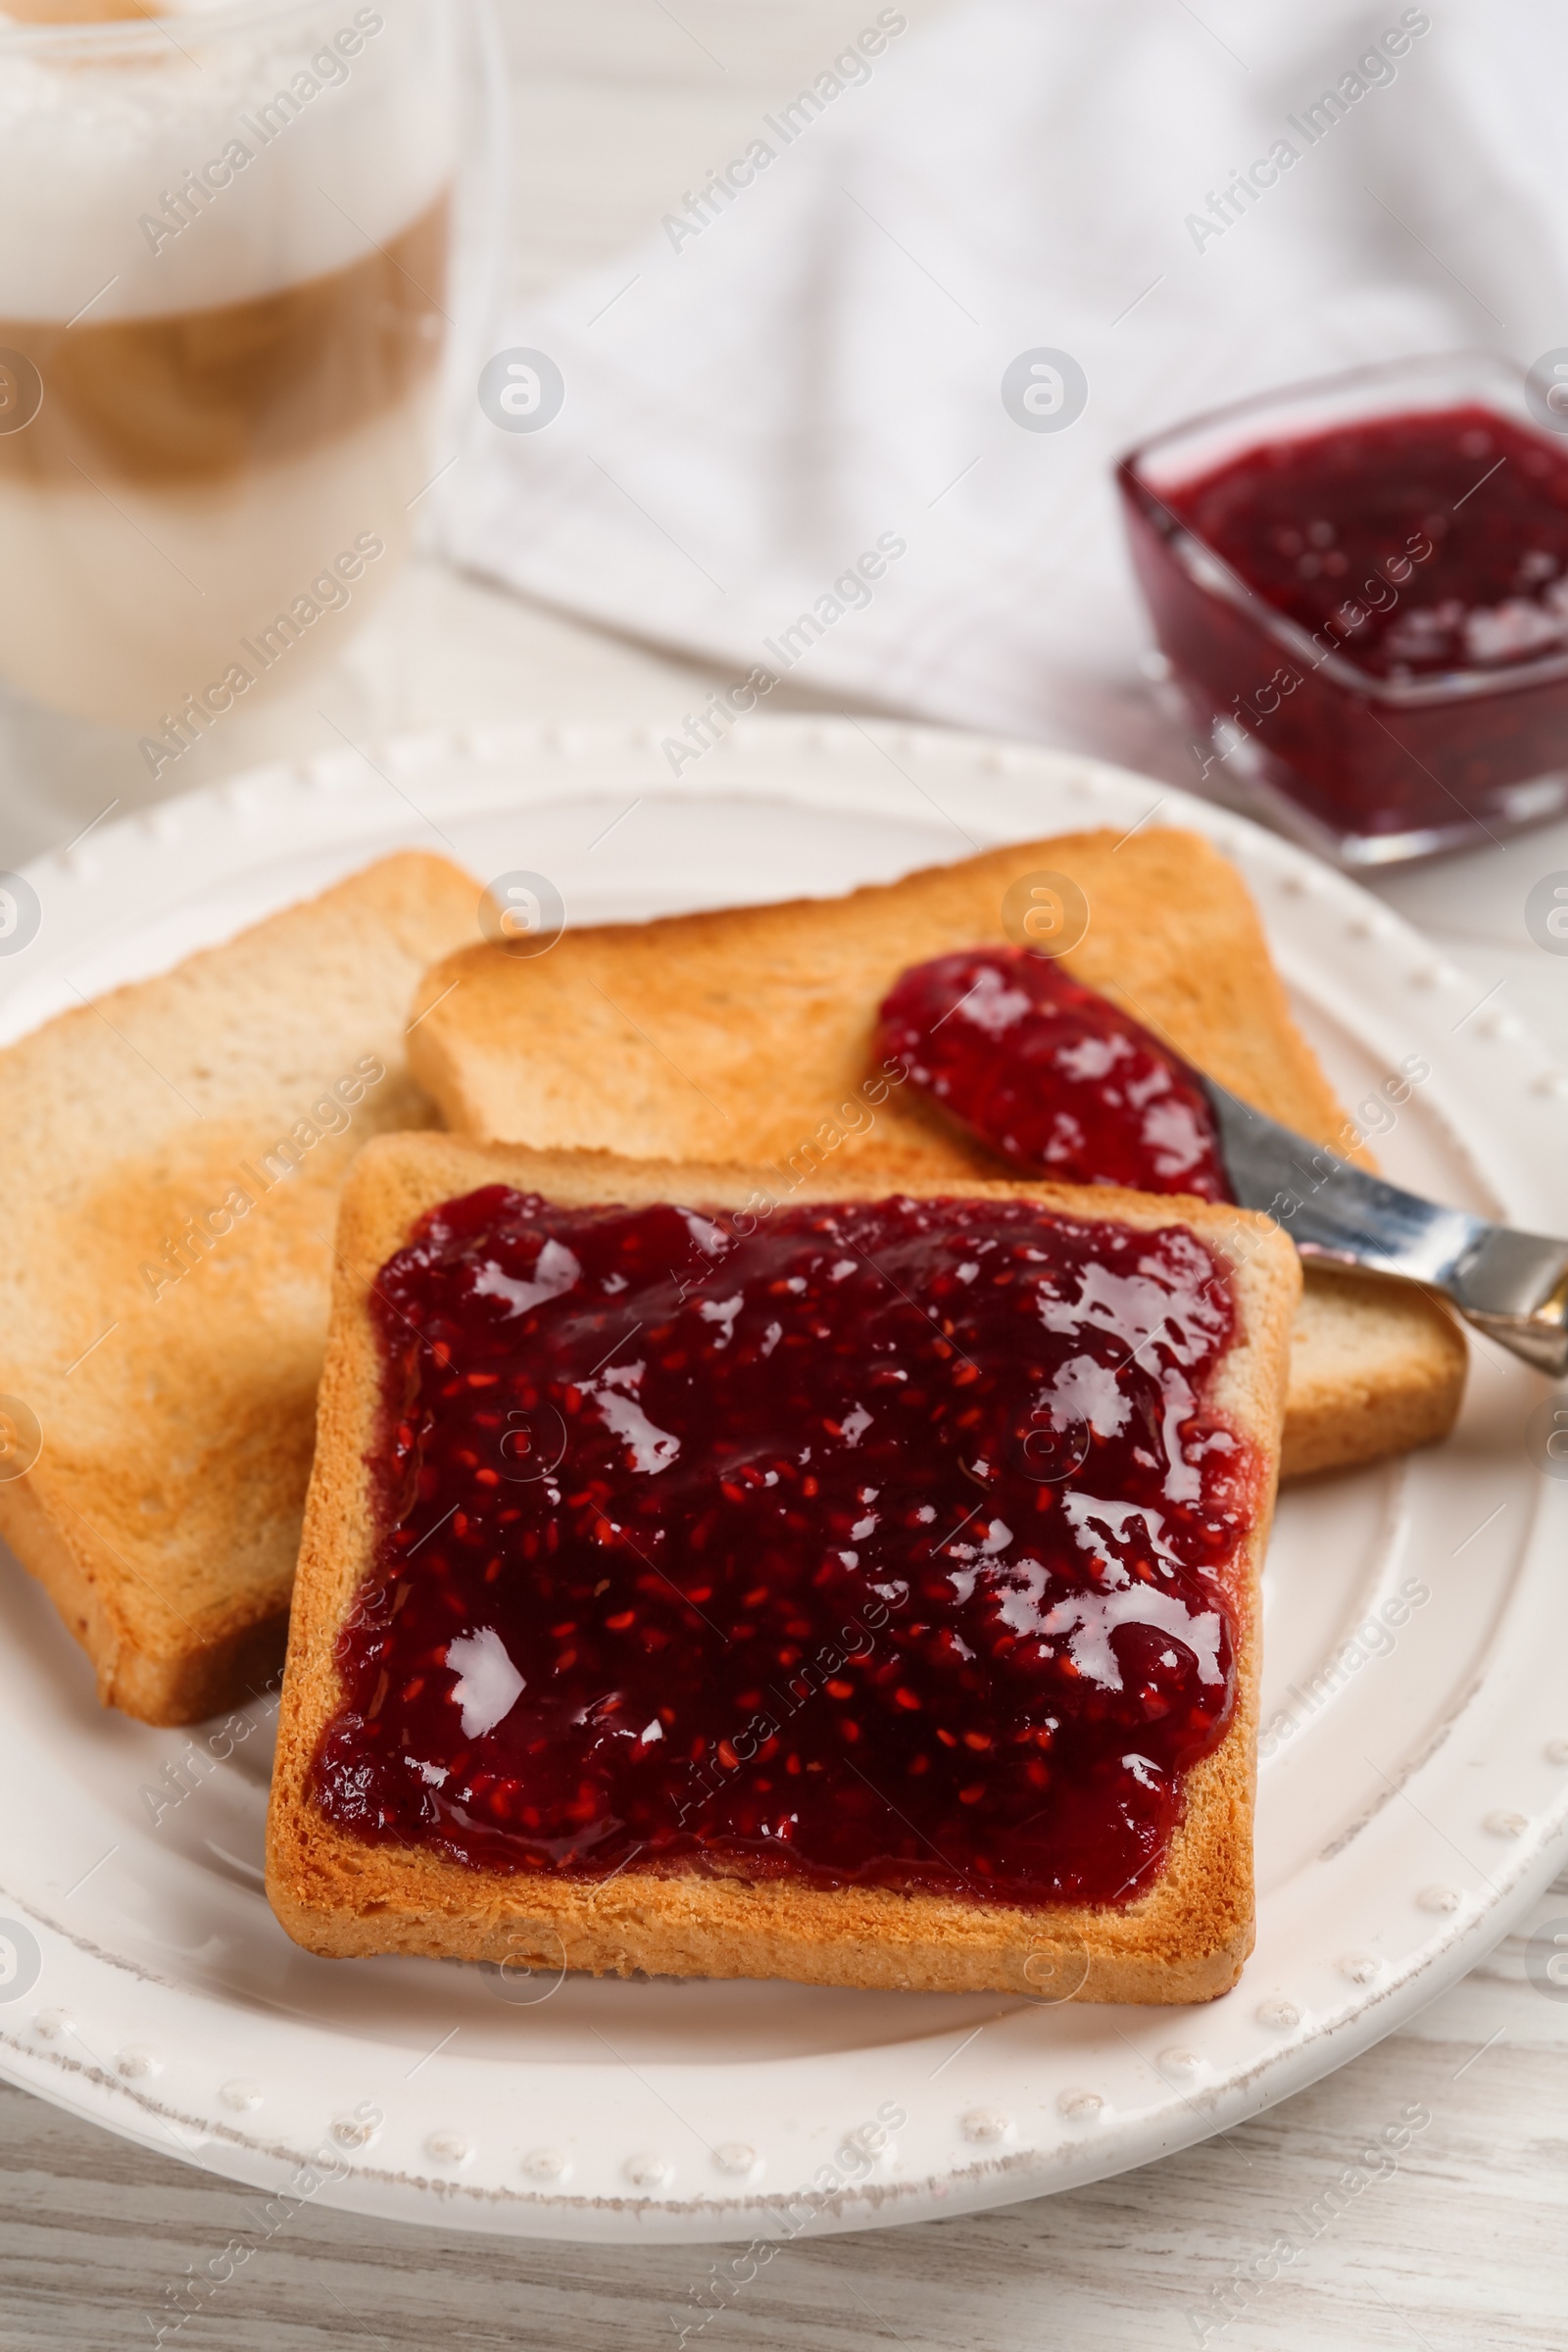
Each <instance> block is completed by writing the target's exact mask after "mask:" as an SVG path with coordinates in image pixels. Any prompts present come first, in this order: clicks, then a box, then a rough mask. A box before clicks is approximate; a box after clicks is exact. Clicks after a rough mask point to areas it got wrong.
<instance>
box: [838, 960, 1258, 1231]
mask: <svg viewBox="0 0 1568 2352" xmlns="http://www.w3.org/2000/svg"><path fill="white" fill-rule="evenodd" d="M875 1054H876V1056H877V1057H878V1058H879V1059H880V1058H883V1057H891V1056H895V1055H896V1056H897V1057H898V1058H899V1059H900V1060H902V1061H903V1062H904V1064H905V1066H906V1068H907V1071H908V1074H909V1078H910V1080H911V1082H912V1083H913V1084H914V1085H915V1086H918V1087H921V1088H923V1089H924V1091H925V1092H926V1093H928V1094H929V1095H931V1096H932V1097H933V1099H934V1100H935V1101H936V1102H938V1103H941V1104H942V1106H943V1108H944V1109H945V1110H946V1111H948V1112H949V1113H950V1115H951V1116H952V1117H953V1118H955V1119H956V1120H957V1121H958V1123H959V1125H960V1126H962V1127H965V1128H967V1129H968V1131H969V1133H970V1134H971V1135H973V1136H976V1137H978V1139H979V1140H980V1142H981V1143H983V1144H986V1145H989V1147H990V1148H991V1150H992V1151H993V1152H999V1153H1000V1154H1001V1156H1002V1157H1003V1158H1004V1159H1007V1160H1011V1161H1012V1162H1013V1164H1014V1165H1015V1166H1016V1167H1019V1168H1026V1169H1028V1170H1030V1171H1031V1172H1039V1173H1041V1174H1043V1175H1047V1176H1051V1177H1054V1179H1055V1180H1056V1181H1057V1182H1058V1183H1060V1184H1124V1185H1130V1186H1131V1187H1132V1188H1133V1189H1134V1191H1136V1192H1143V1193H1196V1194H1197V1196H1198V1197H1199V1199H1200V1200H1202V1201H1228V1200H1230V1198H1231V1191H1230V1184H1229V1180H1228V1178H1227V1176H1226V1173H1225V1165H1224V1161H1223V1160H1222V1159H1221V1157H1220V1149H1219V1135H1218V1132H1217V1130H1216V1128H1215V1124H1214V1114H1213V1112H1212V1110H1211V1109H1210V1108H1209V1103H1208V1098H1207V1096H1206V1095H1205V1094H1204V1093H1203V1090H1202V1088H1201V1085H1200V1084H1199V1082H1198V1080H1197V1078H1196V1077H1195V1076H1194V1074H1193V1072H1192V1071H1191V1070H1190V1069H1189V1068H1188V1066H1187V1064H1186V1063H1185V1062H1184V1061H1183V1060H1182V1059H1181V1058H1180V1056H1179V1055H1178V1054H1174V1053H1172V1052H1171V1050H1170V1049H1169V1048H1168V1047H1166V1046H1163V1045H1161V1044H1160V1042H1159V1040H1158V1038H1156V1037H1154V1036H1152V1034H1151V1032H1150V1031H1149V1030H1147V1029H1146V1028H1144V1027H1143V1025H1142V1023H1141V1022H1138V1021H1135V1020H1133V1019H1132V1018H1131V1016H1130V1015H1129V1014H1127V1013H1125V1012H1123V1011H1122V1009H1121V1007H1120V1006H1119V1005H1112V1004H1111V1003H1110V1001H1109V1000H1108V998H1105V997H1103V996H1101V995H1099V994H1098V993H1097V991H1096V990H1094V989H1092V988H1085V987H1084V986H1083V985H1082V984H1081V983H1080V982H1079V981H1076V980H1072V979H1069V977H1068V976H1067V974H1066V973H1065V972H1064V971H1063V970H1062V968H1061V966H1060V965H1059V964H1058V963H1056V962H1054V960H1053V959H1052V958H1051V957H1049V956H1036V955H1033V954H1031V952H1030V951H1029V950H1028V949H1027V948H965V949H962V950H960V952H959V953H958V954H957V955H956V956H937V957H936V958H935V959H934V960H933V961H932V962H930V963H917V964H915V965H914V966H913V968H912V969H911V970H909V971H907V972H905V973H903V974H902V975H901V977H900V979H899V980H898V982H897V984H896V985H895V987H894V989H893V990H892V993H891V994H890V995H889V997H888V998H887V1001H886V1003H885V1004H884V1005H883V1006H882V1011H881V1015H880V1019H879V1023H878V1028H877V1037H876V1045H875Z"/></svg>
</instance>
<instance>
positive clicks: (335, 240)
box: [0, 0, 454, 325]
mask: <svg viewBox="0 0 1568 2352" xmlns="http://www.w3.org/2000/svg"><path fill="white" fill-rule="evenodd" d="M181 13H182V14H183V15H184V17H185V18H186V20H187V22H188V25H189V29H188V31H186V30H185V29H184V28H183V27H180V28H179V30H178V32H177V36H176V33H175V27H174V26H173V25H171V26H170V29H169V32H168V33H164V32H161V31H159V30H158V29H157V28H155V27H152V26H142V25H137V26H134V27H125V26H119V25H109V26H104V27H97V28H94V30H95V34H97V35H100V36H102V37H95V38H92V39H91V40H84V39H83V37H82V35H81V34H80V33H73V34H69V35H65V36H62V35H60V34H58V33H54V34H36V33H32V32H27V31H14V30H11V29H10V28H8V27H6V25H5V24H4V20H3V18H0V319H17V320H27V319H33V320H38V321H40V322H45V321H54V322H59V323H63V322H65V321H66V320H69V319H73V318H75V317H76V315H77V314H78V313H79V312H81V311H82V309H83V306H84V305H89V306H90V307H89V308H88V309H87V311H86V313H85V317H84V319H83V323H84V324H85V323H88V322H89V321H90V322H91V323H92V324H94V325H100V324H104V323H106V322H107V321H109V320H111V319H137V318H149V317H158V316H166V315H169V314H171V313H178V312H184V311H194V310H206V309H210V308H213V307H215V306H218V305H221V304H227V303H235V302H243V301H246V300H248V299H250V298H253V297H255V296H258V295H265V294H271V293H275V292H277V291H278V290H279V289H280V288H282V287H285V286H289V285H293V284H297V283H299V282H300V281H301V280H302V279H305V278H311V277H317V276H319V275H322V274H323V273H324V272H326V271H328V270H339V269H342V268H345V267H346V266H348V265H349V264H351V263H354V262H360V261H363V260H364V259H365V258H366V256H367V255H368V254H369V253H370V252H371V251H372V250H373V247H374V246H375V245H379V244H384V243H386V241H387V240H388V238H390V237H392V236H394V235H396V234H397V232H398V231H399V230H400V229H402V228H405V227H407V226H408V224H409V223H410V222H411V221H413V220H415V219H416V218H417V216H418V215H419V214H420V213H421V212H423V211H424V210H425V209H426V208H427V207H428V206H429V205H430V204H431V202H432V201H433V200H434V198H435V197H436V196H437V195H438V194H439V192H440V191H441V189H442V188H443V187H444V186H445V185H446V184H447V183H448V182H449V180H450V178H451V176H452V168H453V154H452V136H453V134H452V112H453V109H452V99H451V90H452V80H453V73H454V61H453V54H452V51H453V31H452V27H451V25H450V23H448V22H444V20H445V19H447V18H448V16H449V11H448V10H447V8H446V7H445V6H444V5H443V0H375V4H374V5H373V6H371V7H364V6H361V5H360V4H359V0H302V4H296V5H283V6H279V7H276V8H273V9H270V10H269V11H267V12H265V14H263V13H261V12H259V11H257V10H254V9H235V8H232V7H224V6H218V5H213V4H212V0H209V4H208V5H206V6H202V5H196V6H190V7H187V8H185V9H184V10H183V11H182V12H181ZM356 41H358V43H359V46H358V48H357V50H354V53H353V54H347V55H345V54H344V48H345V45H347V46H348V47H349V48H350V49H351V50H352V49H353V44H354V43H355V42H356ZM313 59H315V60H317V61H318V64H317V66H316V67H315V68H314V69H313V66H312V60H313ZM312 82H314V83H316V84H317V87H316V88H315V90H314V92H312V91H311V90H310V88H309V84H310V83H312ZM280 93H281V94H282V95H281V97H280ZM236 143H237V144H236ZM240 150H243V151H244V156H243V160H242V159H241V155H240V152H239V151H240ZM191 174H196V175H198V176H197V179H196V185H195V187H194V188H192V187H191V185H190V175H191ZM182 189H183V193H182V192H181V191H182ZM203 194H205V197H206V202H205V203H204V202H202V196H203ZM171 197H172V198H173V199H174V200H175V201H174V203H173V205H172V206H171V205H170V204H169V202H168V199H169V198H171Z"/></svg>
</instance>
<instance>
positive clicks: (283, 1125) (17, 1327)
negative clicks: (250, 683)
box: [0, 853, 479, 1723]
mask: <svg viewBox="0 0 1568 2352" xmlns="http://www.w3.org/2000/svg"><path fill="white" fill-rule="evenodd" d="M478 904H479V890H478V885H477V884H476V883H475V882H474V881H473V880H472V879H471V878H470V877H469V876H468V875H466V874H465V873H464V872H462V871H461V870H460V869H459V868H458V867H457V866H455V865H452V864H449V863H448V862H447V861H446V860H445V859H443V858H430V857H425V856H422V855H417V854H412V853H411V854H406V855H400V856H396V857H392V858H385V859H383V860H382V861H381V862H379V863H378V864H375V865H372V866H370V867H369V868H368V869H367V870H366V871H365V872H363V873H360V874H356V875H355V876H353V877H352V878H351V879H350V880H348V881H346V882H342V883H339V884H338V885H337V886H336V887H335V888H334V889H331V890H328V891H326V892H325V893H323V894H322V896H320V897H319V898H317V899H314V900H312V901H310V902H309V903H308V904H306V905H303V906H298V907H291V908H290V909H288V910H287V911H286V912H284V913H281V914H276V915H273V916H271V917H270V919H269V920H267V921H265V922H262V923H259V924H258V925H256V926H255V928H254V929H251V930H248V931H246V932H244V933H242V934H241V935H240V936H239V937H238V938H235V939H233V940H230V941H228V942H227V943H226V944H225V945H223V946H221V947H218V948H214V949H212V950H210V951H208V952H206V953H205V954H202V955H198V956H191V957H190V958H189V959H188V960H187V961H186V962H184V963H182V964H180V965H179V966H178V967H177V968H176V969H175V970H173V971H171V972H168V973H166V974H164V975H163V976H161V977H159V978H155V979H151V980H147V981H143V982H139V983H137V984H136V985H134V986H132V987H127V988H121V989H116V990H115V991H114V992H113V993H112V994H110V995H109V996H106V997H103V998H101V999H100V1000H99V1001H98V1002H97V1003H95V1004H92V1005H83V1006H82V1007H81V1008H80V1009H78V1010H73V1011H70V1012H67V1013H63V1014H61V1015H60V1016H59V1017H58V1018H57V1019H55V1020H52V1021H50V1022H48V1023H47V1024H46V1025H45V1026H44V1027H43V1028H41V1029H38V1030H36V1031H34V1032H33V1033H32V1034H31V1035H30V1036H27V1037H25V1038H24V1039H22V1040H21V1041H20V1042H19V1043H18V1044H16V1045H14V1046H11V1047H10V1048H8V1049H7V1050H6V1051H5V1052H4V1054H0V1098H3V1100H4V1102H5V1105H6V1116H5V1121H4V1126H3V1132H0V1193H3V1196H4V1199H5V1201H6V1208H7V1224H6V1240H5V1245H4V1249H3V1251H0V1392H3V1393H4V1399H5V1403H4V1409H5V1411H6V1412H7V1414H8V1415H9V1427H10V1428H11V1431H12V1446H11V1463H12V1466H13V1470H14V1471H15V1470H17V1469H21V1470H22V1471H23V1472H24V1473H25V1474H24V1475H20V1476H19V1475H12V1476H11V1477H9V1478H6V1479H0V1535H3V1536H4V1538H5V1540H6V1542H7V1543H8V1544H10V1545H11V1547H12V1549H13V1550H14V1551H15V1553H16V1555H17V1557H18V1558H19V1559H20V1560H21V1561H22V1563H23V1565H24V1566H25V1568H27V1569H29V1570H30V1572H31V1573H32V1574H33V1575H34V1576H35V1577H37V1578H38V1579H39V1581H40V1582H41V1583H42V1584H43V1586H44V1587H45V1589H46V1590H47V1592H48V1593H49V1594H50V1596H51V1598H52V1599H53V1600H54V1602H55V1605H56V1606H57V1608H58V1609H59V1610H60V1613H61V1615H62V1616H63V1617H64V1619H65V1621H66V1624H67V1625H68V1626H69V1628H70V1630H71V1632H72V1633H73V1635H74V1636H75V1638H76V1640H77V1641H78V1642H80V1643H81V1645H82V1647H83V1648H84V1649H85V1650H86V1652H87V1654H88V1656H89V1657H90V1658H91V1660H92V1662H93V1665H94V1668H95V1669H96V1672H97V1678H98V1692H99V1696H100V1698H101V1699H102V1700H103V1701H104V1703H105V1704H106V1705H113V1706H117V1707H121V1708H123V1709H124V1711H125V1712H126V1713H127V1714H131V1715H137V1716H140V1717H141V1719H142V1720H143V1721H144V1722H148V1723H189V1722H194V1721H197V1720H199V1719H200V1718H201V1717H203V1716H206V1715H210V1714H213V1713H215V1712H216V1711H218V1710H219V1709H221V1708H224V1707H228V1706H231V1705H233V1704H235V1703H237V1702H238V1701H239V1700H240V1699H242V1698H243V1697H244V1696H245V1695H246V1693H247V1691H251V1690H254V1689H255V1688H256V1687H257V1686H258V1685H260V1683H261V1682H263V1681H264V1680H265V1679H266V1678H267V1676H269V1675H270V1674H271V1673H272V1672H273V1671H274V1670H275V1668H276V1666H277V1663H278V1660H279V1659H280V1658H281V1655H282V1650H283V1639H284V1632H285V1627H286V1620H287V1612H288V1598H289V1589H290V1586H291V1584H292V1582H293V1573H294V1559H295V1554H296V1552H297V1549H298V1544H299V1529H300V1519H301V1514H302V1512H303V1509H304V1503H305V1490H306V1484H307V1481H308V1479H309V1475H310V1465H311V1448H312V1444H313V1441H314V1435H315V1403H316V1384H317V1380H318V1377H319V1371H320V1362H321V1350H322V1347H323V1345H324V1342H325V1337H326V1321H327V1303H328V1295H329V1282H328V1277H329V1273H330V1266H331V1250H332V1231H333V1225H334V1221H335V1218H336V1213H337V1195H338V1189H339V1187H340V1185H341V1184H342V1181H343V1177H344V1174H345V1171H346V1170H347V1168H348V1165H349V1163H350V1161H351V1160H352V1158H353V1156H354V1154H355V1152H357V1151H358V1150H359V1148H360V1146H361V1145H362V1143H364V1142H365V1140H366V1138H367V1137H368V1136H370V1135H375V1134H378V1133H381V1132H384V1131H385V1130H388V1129H391V1128H408V1127H420V1126H427V1125H430V1124H432V1123H433V1121H434V1118H435V1112H434V1108H433V1106H432V1104H431V1103H430V1102H429V1099H428V1097H427V1096H426V1095H425V1094H424V1093H423V1091H422V1090H421V1088H420V1087H419V1086H418V1084H417V1082H416V1081H415V1079H414V1078H413V1077H412V1076H411V1075H410V1072H409V1069H408V1064H407V1060H406V1055H405V1046H404V1025H405V1022H406V1020H407V1018H408V1001H409V995H410V992H411V990H412V988H413V987H414V984H415V981H416V979H417V975H418V973H419V971H420V970H421V969H422V968H423V967H424V966H425V965H427V964H428V963H429V962H430V961H431V960H432V959H433V958H434V957H436V956H441V955H443V954H446V953H449V952H450V951H451V950H452V949H454V948H455V947H457V946H458V945H459V944H460V942H461V941H463V940H464V939H465V938H466V937H468V936H470V935H471V934H472V933H473V931H474V928H475V925H476V921H477V909H478ZM34 1456H35V1458H34Z"/></svg>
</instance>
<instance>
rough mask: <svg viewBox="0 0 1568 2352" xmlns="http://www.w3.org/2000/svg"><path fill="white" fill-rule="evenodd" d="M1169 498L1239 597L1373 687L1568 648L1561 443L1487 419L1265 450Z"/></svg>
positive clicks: (1378, 429)
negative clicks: (1282, 620)
mask: <svg viewBox="0 0 1568 2352" xmlns="http://www.w3.org/2000/svg"><path fill="white" fill-rule="evenodd" d="M1167 496H1168V499H1169V503H1170V505H1171V507H1172V508H1173V509H1174V510H1175V512H1176V513H1177V514H1178V515H1180V516H1181V518H1182V520H1183V521H1184V522H1186V523H1187V524H1188V526H1189V527H1190V528H1191V529H1192V530H1194V531H1195V532H1196V533H1197V534H1198V536H1199V537H1200V538H1201V539H1202V540H1204V541H1205V542H1206V543H1207V544H1208V546H1210V547H1211V548H1213V549H1214V550H1215V552H1216V553H1217V554H1218V555H1220V556H1222V557H1223V558H1224V560H1225V561H1226V563H1227V564H1230V565H1231V567H1232V569H1233V570H1235V571H1236V572H1238V573H1239V574H1240V576H1241V577H1242V578H1243V579H1244V580H1245V581H1246V582H1247V584H1248V585H1249V587H1250V588H1253V589H1255V590H1256V591H1257V593H1258V594H1259V595H1260V596H1262V597H1265V598H1266V599H1267V601H1268V602H1269V603H1270V604H1271V605H1273V606H1275V607H1276V608H1277V609H1278V610H1279V611H1280V612H1281V613H1289V614H1290V615H1291V617H1292V619H1293V620H1298V621H1299V622H1300V624H1301V626H1302V628H1304V629H1306V630H1308V631H1311V630H1326V631H1327V632H1328V635H1329V642H1330V643H1331V644H1334V645H1337V646H1338V647H1340V648H1342V649H1343V650H1344V651H1345V653H1346V654H1348V657H1349V659H1350V660H1351V661H1352V662H1355V663H1356V665H1357V667H1358V668H1361V669H1365V670H1369V671H1371V672H1372V673H1373V675H1375V676H1378V677H1412V676H1417V675H1421V674H1424V673H1428V672H1432V671H1437V670H1445V669H1484V668H1490V667H1493V666H1495V665H1496V664H1499V663H1507V662H1519V661H1525V660H1530V659H1534V658H1537V657H1539V656H1540V655H1541V654H1542V653H1543V652H1555V651H1557V650H1559V649H1560V648H1561V647H1563V646H1564V645H1568V447H1553V446H1552V445H1551V444H1550V443H1549V442H1548V441H1547V440H1546V438H1545V436H1544V434H1537V433H1532V432H1528V431H1527V430H1526V429H1525V428H1524V427H1523V426H1522V425H1517V424H1514V423H1512V422H1511V421H1510V420H1509V419H1508V418H1506V417H1498V416H1496V415H1495V414H1494V413H1492V412H1491V411H1489V410H1486V409H1478V408H1467V409H1446V410H1439V411H1435V412H1433V413H1430V414H1427V415H1415V416H1408V417H1366V418H1363V419H1361V420H1359V421H1358V422H1356V423H1354V424H1348V425H1342V426H1340V427H1339V428H1338V429H1337V430H1335V431H1333V432H1328V433H1322V434H1318V435H1316V436H1314V437H1312V438H1310V439H1303V440H1299V441H1296V440H1292V441H1276V442H1268V443H1265V444H1264V445H1263V446H1262V447H1261V448H1257V449H1251V450H1248V451H1247V452H1246V453H1245V454H1244V455H1243V456H1241V457H1239V458H1235V459H1233V460H1232V461H1231V462H1230V463H1229V464H1228V465H1226V466H1221V467H1220V468H1219V469H1218V470H1217V471H1216V472H1214V473H1211V474H1208V475H1206V476H1204V478H1203V479H1202V480H1201V481H1197V482H1191V483H1187V484H1185V485H1184V486H1183V487H1182V488H1180V489H1178V490H1172V491H1170V492H1169V493H1168V494H1167ZM1426 548H1430V550H1431V552H1430V553H1429V554H1428V553H1423V550H1424V549H1426ZM1380 572H1381V573H1382V574H1383V575H1384V576H1383V579H1382V582H1381V586H1380V585H1379V584H1378V578H1377V575H1378V574H1379V573H1380ZM1369 578H1370V579H1372V580H1373V582H1374V585H1373V588H1372V590H1371V592H1370V593H1368V592H1367V591H1366V588H1365V582H1366V581H1367V580H1368V579H1369ZM1397 589H1398V590H1400V591H1402V593H1396V590H1397Z"/></svg>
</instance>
